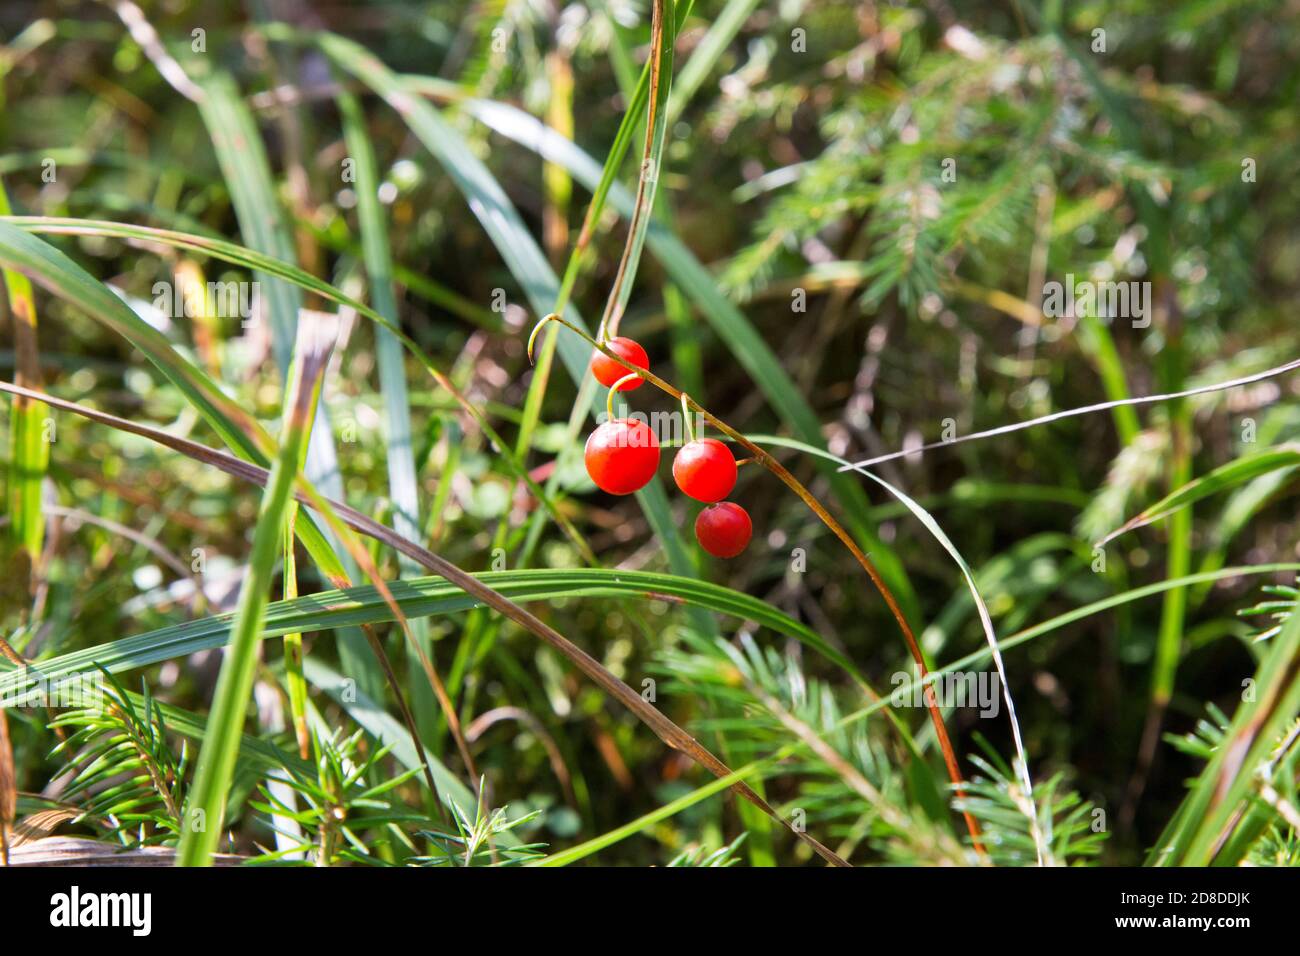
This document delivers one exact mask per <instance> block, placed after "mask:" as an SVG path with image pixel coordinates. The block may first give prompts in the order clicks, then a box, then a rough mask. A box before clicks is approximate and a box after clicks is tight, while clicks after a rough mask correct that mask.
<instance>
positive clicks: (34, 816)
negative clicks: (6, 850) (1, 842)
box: [9, 807, 81, 847]
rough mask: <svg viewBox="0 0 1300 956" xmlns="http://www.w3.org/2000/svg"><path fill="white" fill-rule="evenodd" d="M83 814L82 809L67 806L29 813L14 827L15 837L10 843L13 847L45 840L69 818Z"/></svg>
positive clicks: (73, 818)
mask: <svg viewBox="0 0 1300 956" xmlns="http://www.w3.org/2000/svg"><path fill="white" fill-rule="evenodd" d="M79 816H81V811H80V810H72V809H68V808H66V807H52V808H50V809H49V810H37V811H36V812H35V813H29V814H28V815H27V816H25V817H23V818H22V819H21V820H19V821H18V822H17V823H16V824H14V828H13V839H12V840H11V841H10V843H9V845H10V846H11V847H17V846H22V845H23V844H24V843H35V842H36V841H37V840H44V839H45V838H46V837H50V836H53V835H54V831H55V830H57V829H58V828H59V827H60V826H62V825H63V824H65V823H67V822H68V821H69V820H75V819H77V817H79Z"/></svg>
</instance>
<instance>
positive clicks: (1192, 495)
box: [1097, 448, 1300, 546]
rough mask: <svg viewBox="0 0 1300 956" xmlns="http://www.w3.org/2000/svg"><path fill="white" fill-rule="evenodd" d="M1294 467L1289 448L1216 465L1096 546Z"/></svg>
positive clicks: (1297, 455) (1298, 456) (1299, 456)
mask: <svg viewBox="0 0 1300 956" xmlns="http://www.w3.org/2000/svg"><path fill="white" fill-rule="evenodd" d="M1297 466H1300V451H1298V450H1296V449H1293V448H1277V449H1270V450H1268V451H1264V452H1260V453H1259V454H1258V455H1247V456H1246V457H1244V458H1238V459H1237V460H1236V461H1230V462H1228V463H1227V464H1226V465H1220V466H1219V467H1218V468H1215V469H1214V470H1213V471H1210V472H1208V473H1207V474H1204V475H1202V476H1201V477H1200V478H1196V479H1193V480H1192V481H1189V482H1187V483H1186V484H1184V485H1182V486H1181V487H1178V488H1175V489H1174V490H1173V491H1171V492H1170V493H1169V494H1167V495H1165V497H1163V498H1161V499H1160V500H1159V501H1157V502H1156V503H1155V504H1153V505H1152V506H1151V507H1149V508H1146V509H1144V510H1143V511H1142V513H1141V514H1139V515H1136V516H1135V517H1133V518H1131V519H1129V520H1128V521H1126V522H1125V523H1124V524H1123V525H1122V526H1121V527H1119V528H1117V529H1116V530H1115V531H1112V532H1111V533H1110V534H1108V535H1106V537H1104V538H1102V539H1101V540H1100V541H1098V542H1097V544H1098V545H1099V546H1100V545H1104V544H1106V543H1107V542H1108V541H1112V540H1114V539H1115V538H1117V537H1119V536H1120V535H1122V534H1124V533H1126V532H1128V531H1132V530H1133V529H1135V528H1141V527H1143V526H1144V525H1149V524H1151V523H1152V522H1155V521H1159V520H1160V519H1161V518H1167V517H1168V516H1169V515H1171V514H1173V513H1174V512H1175V511H1179V510H1181V509H1183V508H1188V507H1190V506H1191V505H1193V504H1195V503H1196V502H1198V501H1200V500H1201V499H1202V498H1208V497H1209V496H1210V495H1215V494H1218V493H1219V492H1220V491H1224V490H1226V489H1228V488H1233V487H1236V486H1237V485H1240V484H1243V483H1244V482H1247V481H1249V480H1251V479H1252V478H1257V477H1259V476H1260V475H1265V474H1268V473H1270V472H1274V471H1279V470H1282V469H1286V470H1288V471H1289V470H1291V469H1294V468H1295V467H1297Z"/></svg>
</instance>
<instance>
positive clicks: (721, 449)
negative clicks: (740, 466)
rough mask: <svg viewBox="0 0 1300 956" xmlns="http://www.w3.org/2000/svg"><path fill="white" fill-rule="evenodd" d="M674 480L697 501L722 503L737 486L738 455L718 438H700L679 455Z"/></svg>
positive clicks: (688, 444)
mask: <svg viewBox="0 0 1300 956" xmlns="http://www.w3.org/2000/svg"><path fill="white" fill-rule="evenodd" d="M673 480H674V481H676V482H677V487H678V488H680V489H682V493H683V494H686V495H690V496H691V497H692V498H694V499H695V500H696V501H721V500H722V499H723V498H725V497H727V495H729V494H731V489H732V488H734V487H736V459H735V456H734V455H732V454H731V449H729V448H728V447H727V446H726V445H724V444H723V443H722V442H720V441H718V440H717V439H716V438H697V439H696V440H695V441H691V442H687V443H686V444H685V445H683V446H682V447H681V450H680V451H678V452H677V457H676V458H674V459H673Z"/></svg>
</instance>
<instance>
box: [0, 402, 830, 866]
mask: <svg viewBox="0 0 1300 956" xmlns="http://www.w3.org/2000/svg"><path fill="white" fill-rule="evenodd" d="M0 391H8V392H11V393H13V394H24V393H27V392H29V390H28V389H21V388H18V387H17V386H14V385H9V384H8V383H5V382H0ZM28 397H30V398H35V399H39V400H40V401H44V402H47V403H48V404H49V405H51V406H52V407H54V408H61V409H63V410H65V411H70V412H73V413H74V414H77V415H81V416H83V417H85V418H89V419H91V420H92V421H97V422H100V423H102V424H105V425H109V426H111V427H114V428H118V429H120V430H122V431H128V432H130V433H131V434H134V435H140V436H141V437H144V438H148V439H150V440H151V441H155V442H157V443H159V444H161V445H165V446H167V447H168V448H171V449H173V450H175V451H178V452H180V453H182V454H184V455H187V456H189V457H191V458H194V459H195V460H196V461H201V462H203V463H204V464H209V465H212V466H213V467H214V468H218V469H220V470H221V471H223V472H225V473H226V474H228V475H232V476H234V477H236V478H241V479H243V480H244V481H248V482H250V483H253V484H257V485H264V484H265V483H266V481H267V477H268V474H269V473H268V472H267V470H266V469H265V468H262V467H260V466H258V465H254V464H253V463H251V462H247V461H243V460H241V459H238V458H235V457H234V456H232V455H227V454H226V453H224V452H220V451H217V450H216V449H214V448H209V447H208V446H206V445H201V444H199V443H198V442H194V441H190V440H189V439H185V438H177V437H176V436H174V435H169V434H167V433H166V432H163V431H160V430H159V429H156V428H152V427H150V426H147V425H141V424H139V423H137V422H129V421H126V420H125V419H121V418H118V417H116V416H114V415H109V414H107V413H104V412H98V411H95V410H93V409H89V408H85V407H83V406H81V405H78V404H76V403H75V402H68V401H64V400H63V399H59V398H54V397H53V396H50V395H45V394H42V393H31V394H29V395H28ZM295 496H296V497H297V499H298V500H299V501H300V502H302V503H303V504H305V505H307V506H308V507H309V508H311V509H312V510H314V511H316V512H317V513H319V514H321V515H322V517H324V518H325V519H326V520H327V521H330V522H331V523H333V522H334V521H338V522H340V523H341V524H344V525H347V526H348V527H350V528H353V529H354V530H356V531H359V532H360V533H362V534H364V535H366V536H368V537H371V538H374V539H375V540H377V541H380V542H382V543H384V544H386V545H388V546H389V547H391V548H394V549H395V550H397V551H400V552H401V553H403V554H405V555H407V556H408V557H411V558H413V559H414V560H416V561H418V562H419V563H420V564H421V565H423V566H424V567H425V568H427V569H429V570H430V571H432V572H433V573H434V574H437V575H438V576H440V577H442V578H443V579H445V580H446V581H448V582H450V583H451V584H454V585H455V586H456V587H458V588H460V589H461V590H462V591H464V592H465V593H466V594H470V595H473V596H474V597H476V598H478V599H479V600H480V601H482V602H483V604H484V605H486V606H487V607H489V608H491V609H492V610H494V611H496V612H497V613H499V614H501V615H502V616H504V617H506V618H508V619H510V620H511V621H514V622H515V623H516V624H518V625H519V626H520V627H523V628H524V629H525V630H527V631H530V632H531V633H533V634H534V635H536V636H537V637H538V638H540V639H541V640H542V641H543V642H545V643H546V644H548V645H550V646H551V647H552V648H554V649H555V650H557V651H559V652H560V653H561V654H563V655H564V656H565V657H567V658H568V659H569V660H570V661H571V662H572V663H573V664H574V666H576V667H577V668H578V669H579V670H580V671H582V672H583V673H584V674H586V675H587V677H588V678H589V679H590V680H591V681H592V682H594V683H595V684H596V685H597V686H598V687H600V688H601V690H603V691H604V692H605V693H607V694H608V695H609V696H610V697H613V698H614V699H615V700H617V701H619V702H620V703H621V704H623V706H624V707H626V708H627V709H628V710H630V711H632V713H633V714H634V715H636V717H637V718H638V719H640V720H641V722H642V723H644V724H645V725H646V726H648V727H649V728H650V729H651V730H653V731H654V732H655V735H656V736H658V737H659V739H660V740H662V741H663V742H664V743H665V744H667V745H668V746H669V747H671V748H673V749H674V750H679V751H681V752H682V753H684V754H686V755H687V756H688V757H690V758H691V759H692V760H694V761H695V762H696V763H698V764H700V765H701V766H702V767H704V768H705V769H706V770H708V771H709V772H710V773H712V774H713V775H714V776H716V777H727V776H730V775H731V773H732V771H731V769H730V768H729V767H727V765H726V764H724V763H723V762H722V761H721V760H719V759H718V758H717V757H715V756H714V755H713V754H712V753H711V752H710V751H709V750H707V749H706V748H705V747H704V746H703V745H701V744H700V743H699V741H697V740H696V739H695V738H694V737H692V736H691V735H690V734H688V733H687V732H686V731H684V730H683V729H682V728H681V727H679V726H678V725H677V724H675V723H674V722H673V721H671V720H669V719H668V718H667V717H665V716H664V715H663V714H661V713H660V712H659V711H658V710H657V709H655V708H654V707H653V706H651V705H650V704H649V703H647V702H646V701H644V700H642V698H641V695H640V694H638V693H637V692H636V691H634V690H633V689H632V688H631V687H629V686H628V685H627V684H625V683H623V682H622V681H621V680H619V679H618V678H617V677H615V676H614V675H613V674H612V673H610V672H609V671H608V670H607V669H606V668H605V667H604V665H602V664H601V663H600V662H599V661H597V660H596V659H595V658H594V657H592V656H591V655H590V654H588V653H587V652H586V651H584V650H583V649H582V648H580V647H578V646H577V645H576V644H574V643H573V642H571V641H570V640H569V639H568V638H566V637H564V636H563V635H562V634H560V633H559V632H558V631H556V630H555V629H554V628H552V627H551V626H550V625H548V624H546V623H544V622H543V621H541V620H540V619H539V618H537V617H536V616H535V615H533V614H532V613H530V612H529V611H527V610H525V609H524V608H522V607H520V606H519V605H517V604H515V603H514V602H513V601H511V600H509V599H508V598H506V597H504V596H503V595H501V594H499V593H497V592H496V591H494V590H493V589H492V588H490V587H488V586H487V585H485V584H483V583H482V582H480V581H479V580H478V579H477V578H475V577H473V576H472V575H470V574H468V573H467V572H465V571H462V570H461V569H460V568H459V567H457V566H456V565H454V564H452V563H451V562H450V561H447V560H446V559H445V558H442V557H439V556H438V555H436V554H434V553H433V552H432V551H429V550H428V549H426V548H424V547H422V546H420V545H419V544H417V543H415V542H414V541H411V540H409V539H407V538H404V537H402V536H401V535H399V534H398V533H397V532H396V531H394V530H393V529H392V528H389V527H387V526H385V525H382V524H380V523H379V522H377V521H375V520H374V519H373V518H370V517H369V516H367V515H365V514H362V513H361V512H359V511H357V510H356V509H354V508H350V507H349V506H347V505H345V504H342V503H341V502H336V501H330V500H328V499H324V498H321V497H320V496H319V495H318V494H316V492H315V491H314V490H312V489H311V488H310V486H307V485H306V484H305V483H304V482H300V483H299V490H298V491H297V492H296V493H295ZM331 513H332V514H331ZM362 550H363V551H364V549H362ZM367 558H368V556H367ZM372 566H373V565H372ZM375 583H376V588H377V589H378V590H379V591H380V593H381V594H384V595H385V600H386V601H392V595H391V594H390V593H388V592H387V588H386V587H384V586H383V585H382V583H381V582H379V581H378V580H376V582H375ZM393 603H395V602H393ZM730 789H731V790H733V791H735V792H736V793H738V794H739V795H740V796H742V797H744V798H745V799H746V800H748V801H749V802H750V803H752V804H754V805H755V806H756V807H758V808H759V809H761V810H762V811H763V812H764V813H766V814H767V815H768V816H770V817H771V818H772V819H774V820H776V821H777V822H779V823H780V824H781V825H782V826H784V827H785V828H786V829H787V830H789V831H790V832H791V833H792V834H794V836H795V837H796V838H797V839H799V840H801V841H803V842H804V843H806V844H808V846H810V847H812V849H813V851H814V852H816V853H817V854H818V855H819V856H821V857H822V858H823V859H824V860H826V861H827V862H828V863H831V864H833V865H835V866H848V863H847V862H845V861H844V860H843V859H842V858H841V857H839V856H838V855H836V854H835V853H834V852H833V851H832V850H830V849H829V848H827V847H825V846H823V845H822V844H821V843H820V842H818V841H817V840H816V839H814V838H813V837H811V836H809V835H808V834H807V833H804V832H802V831H801V830H799V829H796V828H795V827H794V826H793V825H791V824H790V822H789V821H787V820H785V819H784V818H782V817H781V815H780V814H778V813H777V812H776V811H775V810H774V809H773V808H772V807H771V806H770V805H769V804H768V803H767V801H765V800H764V799H763V798H762V797H760V796H759V795H758V794H757V793H755V792H754V791H753V790H752V789H751V788H750V787H749V786H748V785H747V784H745V783H743V782H738V783H735V784H732V786H731V788H730Z"/></svg>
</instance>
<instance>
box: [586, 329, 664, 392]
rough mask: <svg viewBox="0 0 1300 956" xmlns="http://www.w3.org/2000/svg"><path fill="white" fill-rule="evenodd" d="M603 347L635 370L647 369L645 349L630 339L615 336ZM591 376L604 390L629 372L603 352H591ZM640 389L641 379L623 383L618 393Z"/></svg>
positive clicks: (648, 363) (648, 364) (629, 372)
mask: <svg viewBox="0 0 1300 956" xmlns="http://www.w3.org/2000/svg"><path fill="white" fill-rule="evenodd" d="M605 347H606V348H608V349H609V350H610V351H611V352H613V353H614V354H615V355H617V356H618V357H619V358H621V359H622V360H623V361H625V362H627V363H629V364H631V365H635V366H636V367H637V368H649V367H650V357H649V356H648V355H646V354H645V349H643V348H641V346H640V345H639V344H637V343H636V342H633V341H632V340H631V339H628V338H624V337H623V336H621V335H616V336H614V338H612V339H610V340H609V341H608V342H606V343H605ZM591 374H592V375H594V376H596V381H598V382H600V384H601V385H604V386H605V387H606V388H609V387H610V386H612V385H613V384H614V383H615V382H617V381H618V380H619V379H620V378H622V377H623V376H624V375H631V374H632V373H631V371H630V370H629V369H628V368H627V367H626V366H623V365H619V364H618V363H617V362H615V361H614V360H613V359H612V358H610V357H609V356H608V355H606V354H605V353H604V352H593V353H592V354H591ZM640 387H641V379H639V378H637V379H633V380H632V381H630V382H625V383H624V384H623V386H622V387H621V388H619V391H620V392H630V391H632V389H634V388H640Z"/></svg>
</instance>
